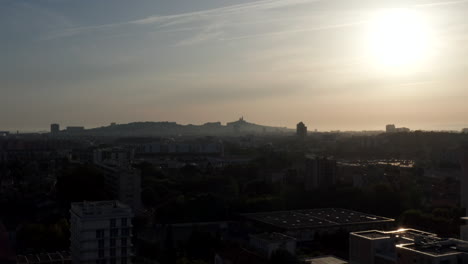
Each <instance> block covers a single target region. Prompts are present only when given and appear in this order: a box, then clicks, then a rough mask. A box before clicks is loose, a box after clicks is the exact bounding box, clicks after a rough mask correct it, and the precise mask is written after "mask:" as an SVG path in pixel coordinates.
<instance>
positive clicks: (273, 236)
mask: <svg viewBox="0 0 468 264" xmlns="http://www.w3.org/2000/svg"><path fill="white" fill-rule="evenodd" d="M251 237H253V238H258V239H262V240H268V241H287V240H296V239H295V238H293V237H290V236H287V235H284V234H281V233H263V234H255V235H251Z"/></svg>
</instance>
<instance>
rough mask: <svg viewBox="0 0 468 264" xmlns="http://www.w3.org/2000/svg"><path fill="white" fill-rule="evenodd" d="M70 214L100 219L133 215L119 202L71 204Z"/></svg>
mask: <svg viewBox="0 0 468 264" xmlns="http://www.w3.org/2000/svg"><path fill="white" fill-rule="evenodd" d="M70 212H71V213H74V214H76V215H78V216H80V217H98V216H99V217H101V216H105V215H112V216H116V215H125V216H128V215H129V214H130V215H133V213H132V209H131V208H130V207H129V206H128V205H126V204H123V203H121V202H119V201H116V200H114V201H98V202H87V201H84V202H80V203H72V204H71V209H70Z"/></svg>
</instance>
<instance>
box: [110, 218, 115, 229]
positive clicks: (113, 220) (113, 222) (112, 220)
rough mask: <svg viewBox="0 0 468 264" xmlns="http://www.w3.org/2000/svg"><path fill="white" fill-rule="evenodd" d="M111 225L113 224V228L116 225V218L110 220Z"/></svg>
mask: <svg viewBox="0 0 468 264" xmlns="http://www.w3.org/2000/svg"><path fill="white" fill-rule="evenodd" d="M110 226H111V228H114V227H115V219H111V220H110Z"/></svg>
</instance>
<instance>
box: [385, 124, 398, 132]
mask: <svg viewBox="0 0 468 264" xmlns="http://www.w3.org/2000/svg"><path fill="white" fill-rule="evenodd" d="M385 131H386V132H387V133H394V132H396V127H395V125H393V124H391V125H387V126H386V127H385Z"/></svg>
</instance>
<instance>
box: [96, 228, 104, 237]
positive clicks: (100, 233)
mask: <svg viewBox="0 0 468 264" xmlns="http://www.w3.org/2000/svg"><path fill="white" fill-rule="evenodd" d="M102 237H104V230H103V229H98V230H96V238H102Z"/></svg>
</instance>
